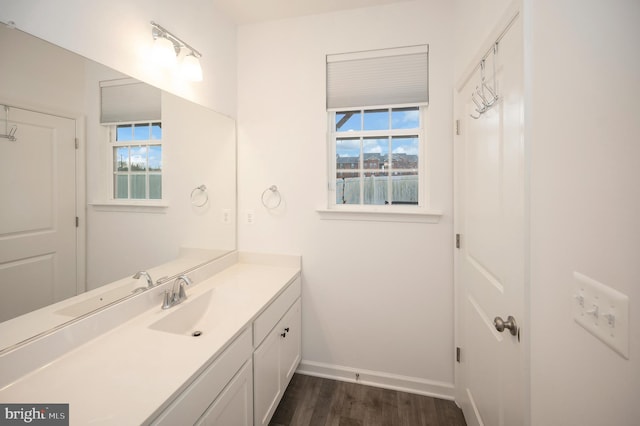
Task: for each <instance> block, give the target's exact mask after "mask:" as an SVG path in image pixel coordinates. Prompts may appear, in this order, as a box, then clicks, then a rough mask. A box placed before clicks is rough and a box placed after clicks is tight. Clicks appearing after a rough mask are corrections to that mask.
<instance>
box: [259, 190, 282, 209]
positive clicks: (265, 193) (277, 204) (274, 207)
mask: <svg viewBox="0 0 640 426" xmlns="http://www.w3.org/2000/svg"><path fill="white" fill-rule="evenodd" d="M267 191H270V192H271V194H272V195H273V194H275V195H277V196H278V202H277V203H276V205H275V206H270V205H268V204H267V202H266V201H265V197H264V196H265V195H267ZM260 201H262V205H263V206H265V208H267V209H277V208H278V207H280V203H282V195H281V194H280V191H278V187H277V186H275V185H271V186H270V187H268V188H267V189H265V190H264V191H262V196H261V197H260Z"/></svg>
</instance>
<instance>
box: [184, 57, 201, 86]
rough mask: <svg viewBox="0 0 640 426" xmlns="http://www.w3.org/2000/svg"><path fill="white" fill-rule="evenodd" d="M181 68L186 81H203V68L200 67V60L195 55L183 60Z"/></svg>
mask: <svg viewBox="0 0 640 426" xmlns="http://www.w3.org/2000/svg"><path fill="white" fill-rule="evenodd" d="M180 68H181V72H182V76H183V77H184V78H185V79H187V80H189V81H202V66H201V65H200V59H198V58H197V57H196V56H195V55H194V54H193V53H190V54H188V55H187V56H185V57H184V58H182V64H181V66H180Z"/></svg>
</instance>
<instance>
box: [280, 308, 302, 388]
mask: <svg viewBox="0 0 640 426" xmlns="http://www.w3.org/2000/svg"><path fill="white" fill-rule="evenodd" d="M280 327H281V330H284V331H285V333H286V337H284V338H283V339H282V340H281V342H280V343H281V348H280V374H281V377H280V383H281V384H282V392H284V390H285V389H286V388H287V386H289V382H290V381H291V378H292V377H293V373H295V372H296V368H298V364H300V357H301V343H302V340H301V333H300V331H301V327H302V319H301V317H300V299H298V301H297V302H296V303H295V304H294V305H293V306H292V307H291V309H290V310H289V312H287V314H286V315H285V316H284V317H283V318H282V322H281V326H280Z"/></svg>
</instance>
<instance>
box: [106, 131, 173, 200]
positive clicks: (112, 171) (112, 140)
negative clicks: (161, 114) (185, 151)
mask: <svg viewBox="0 0 640 426" xmlns="http://www.w3.org/2000/svg"><path fill="white" fill-rule="evenodd" d="M158 123H159V124H160V126H161V128H162V120H142V121H127V122H117V123H110V124H107V125H105V126H106V127H107V129H108V143H107V150H108V151H109V152H108V154H107V156H106V157H107V159H108V161H109V169H108V172H107V175H108V176H109V185H108V189H109V194H110V196H109V199H110V200H111V202H112V203H115V204H121V205H133V206H136V205H138V206H139V205H143V206H144V205H148V206H159V205H163V204H164V203H165V202H166V200H165V178H166V173H165V168H164V164H162V167H161V169H160V171H159V172H150V170H149V164H148V162H147V168H146V170H145V171H143V172H134V171H133V170H131V165H130V164H129V170H128V171H126V172H119V171H117V170H116V167H115V165H116V158H115V152H116V148H120V147H122V148H124V147H128V148H129V149H131V148H135V147H147V148H148V147H151V146H159V147H160V149H161V155H162V160H161V161H162V163H164V160H165V149H164V132H163V133H162V137H161V138H160V139H144V140H136V139H132V140H130V141H124V142H118V141H117V140H116V137H117V136H116V135H117V129H118V127H119V126H126V125H131V126H136V125H141V124H148V125H149V126H153V125H154V124H158ZM150 132H151V129H150ZM118 175H127V176H128V179H127V182H128V188H127V198H116V176H118ZM134 175H144V176H145V196H146V197H145V198H132V197H131V177H132V176H134ZM150 175H159V176H160V182H161V184H160V198H149V195H150V188H149V176H150Z"/></svg>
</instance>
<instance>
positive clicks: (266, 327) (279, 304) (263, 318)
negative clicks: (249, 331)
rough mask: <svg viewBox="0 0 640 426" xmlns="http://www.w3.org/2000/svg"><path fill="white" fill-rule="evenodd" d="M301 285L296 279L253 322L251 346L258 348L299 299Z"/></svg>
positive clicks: (298, 278)
mask: <svg viewBox="0 0 640 426" xmlns="http://www.w3.org/2000/svg"><path fill="white" fill-rule="evenodd" d="M301 287H302V283H301V280H300V277H297V278H296V279H295V280H294V281H293V282H292V283H291V284H290V285H289V287H287V289H286V290H285V291H284V292H282V294H281V295H280V296H278V298H277V299H276V300H274V301H273V303H271V305H269V307H268V308H267V309H265V311H264V312H263V313H261V314H260V316H259V317H258V318H257V319H256V320H255V321H254V322H253V346H254V347H256V348H257V347H258V345H260V343H261V342H262V341H263V340H264V338H265V337H266V336H267V334H269V332H270V331H271V329H273V327H275V325H276V324H277V323H278V321H280V318H282V316H283V315H284V314H285V313H286V312H287V311H288V310H289V308H290V307H291V305H293V303H294V302H295V301H296V299H297V298H298V297H300V293H301Z"/></svg>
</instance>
